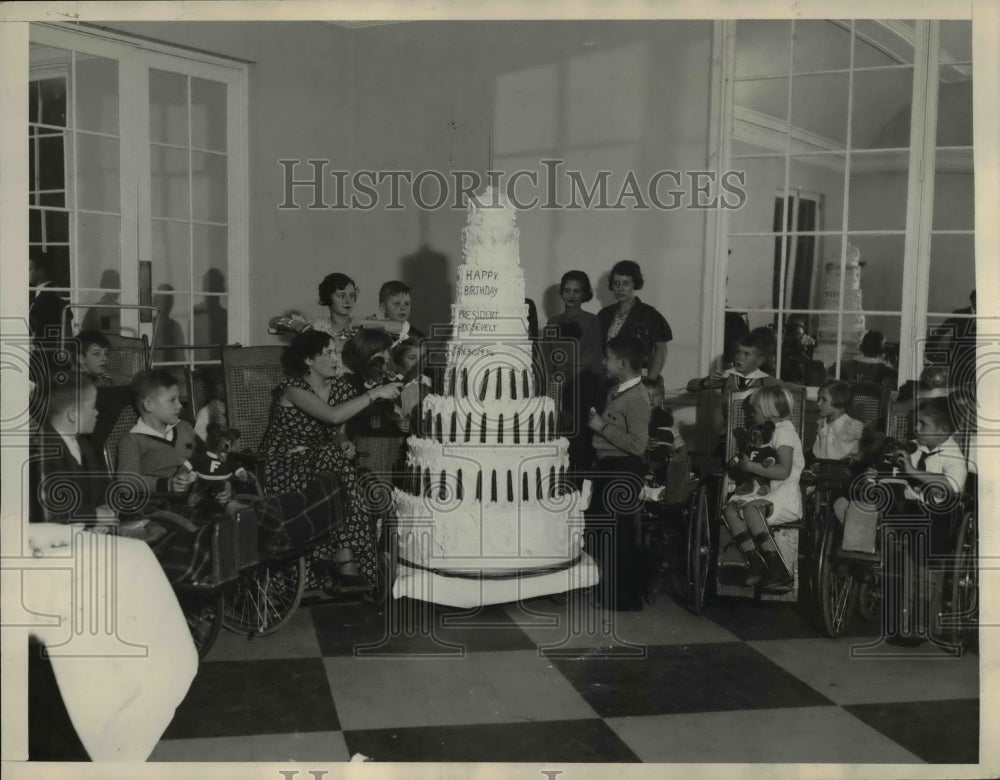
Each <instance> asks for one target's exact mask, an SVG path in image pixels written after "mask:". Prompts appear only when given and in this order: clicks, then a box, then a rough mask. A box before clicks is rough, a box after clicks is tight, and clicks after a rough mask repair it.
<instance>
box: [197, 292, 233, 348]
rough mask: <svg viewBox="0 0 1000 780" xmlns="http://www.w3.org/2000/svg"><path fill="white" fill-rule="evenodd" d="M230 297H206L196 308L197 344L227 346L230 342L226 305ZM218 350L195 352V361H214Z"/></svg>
mask: <svg viewBox="0 0 1000 780" xmlns="http://www.w3.org/2000/svg"><path fill="white" fill-rule="evenodd" d="M227 303H228V296H225V295H206V296H205V297H204V298H202V299H201V302H200V303H198V304H196V305H195V307H194V341H195V343H196V344H225V343H226V342H227V340H228V334H229V330H228V322H227V319H228V318H227V315H226V304H227ZM217 354H218V350H214V349H213V350H195V354H194V359H195V360H212V359H213V357H214V356H215V355H217Z"/></svg>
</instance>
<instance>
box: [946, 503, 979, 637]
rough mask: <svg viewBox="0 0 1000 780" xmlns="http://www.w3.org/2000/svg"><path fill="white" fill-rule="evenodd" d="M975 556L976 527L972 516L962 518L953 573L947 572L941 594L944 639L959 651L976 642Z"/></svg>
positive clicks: (976, 564)
mask: <svg viewBox="0 0 1000 780" xmlns="http://www.w3.org/2000/svg"><path fill="white" fill-rule="evenodd" d="M978 553H979V545H978V540H977V538H976V523H975V520H974V519H973V516H972V515H968V516H966V517H965V518H963V520H962V525H961V527H960V528H959V530H958V539H957V544H956V545H955V570H954V571H953V572H951V576H950V582H949V583H948V590H947V591H946V592H945V595H946V596H947V597H949V599H950V601H949V607H948V615H947V617H946V620H947V623H946V625H945V628H946V633H945V636H946V638H947V640H948V641H949V642H951V643H953V644H956V645H958V646H959V647H963V648H966V647H970V646H972V645H974V643H975V639H976V629H977V624H978V617H979V599H978V585H979V583H978V579H979V578H978V576H977V573H976V568H977V566H978V562H979V554H978Z"/></svg>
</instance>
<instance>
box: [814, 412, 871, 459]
mask: <svg viewBox="0 0 1000 780" xmlns="http://www.w3.org/2000/svg"><path fill="white" fill-rule="evenodd" d="M863 432H864V424H863V423H861V422H860V421H858V420H855V419H854V418H853V417H851V416H849V415H846V414H842V415H840V417H838V418H837V419H836V420H834V421H833V422H832V423H831V422H827V421H826V420H825V419H823V418H820V421H819V428H818V429H817V431H816V441H815V442H813V448H812V452H813V455H815V456H816V457H817V458H819V459H820V460H843V459H844V458H847V457H850V456H851V455H856V454H857V452H858V449H859V447H860V442H861V434H862V433H863Z"/></svg>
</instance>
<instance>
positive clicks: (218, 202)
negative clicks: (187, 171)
mask: <svg viewBox="0 0 1000 780" xmlns="http://www.w3.org/2000/svg"><path fill="white" fill-rule="evenodd" d="M228 164H229V159H228V158H227V157H225V156H223V155H221V154H209V153H207V152H191V174H192V177H193V178H192V181H191V194H192V199H193V201H192V217H193V219H196V220H202V221H205V222H225V221H226V219H227V215H228V213H229V201H228V192H227V191H228V186H227V185H228V181H229V179H228V176H227V171H228Z"/></svg>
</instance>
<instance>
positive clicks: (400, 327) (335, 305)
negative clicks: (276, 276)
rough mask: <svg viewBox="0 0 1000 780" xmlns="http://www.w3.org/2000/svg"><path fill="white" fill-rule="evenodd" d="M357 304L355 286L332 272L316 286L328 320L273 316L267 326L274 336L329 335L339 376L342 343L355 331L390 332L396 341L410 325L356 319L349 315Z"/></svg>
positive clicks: (391, 320) (341, 275) (346, 278)
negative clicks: (369, 329)
mask: <svg viewBox="0 0 1000 780" xmlns="http://www.w3.org/2000/svg"><path fill="white" fill-rule="evenodd" d="M357 301H358V286H357V285H356V284H355V283H354V280H353V279H352V278H351V277H349V276H348V275H347V274H342V273H336V272H335V273H332V274H327V275H326V276H325V277H323V281H321V282H320V283H319V302H320V305H321V306H326V307H327V309H328V310H329V312H330V316H329V317H317V318H316V319H315V320H313V321H312V322H309V320H307V319H306V318H305V317H303V316H302V315H301V314H299V313H298V312H293V313H291V314H287V315H283V316H280V317H273V318H272V319H271V321H270V323H269V326H270V328H271V330H273V331H275V332H277V333H301V332H303V331H306V330H320V331H323V332H324V333H329V334H330V335H331V336H333V338H334V339H335V341H334V348H335V351H334V357H335V359H336V362H335V368H336V375H337V376H340V375H341V374H344V373H346V372H347V369H346V368H345V366H344V364H343V361H341V360H340V352H341V350H342V348H343V345H344V342H345V341H347V339H349V338H350V337H351V336H353V335H354V334H355V333H357V332H358V330H360V329H361V328H373V329H375V330H382V331H385V332H386V333H390V334H392V335H393V337H394V338H395V339H396V340H397V341H402V340H403V339H405V338H406V336H407V333H408V332H409V329H410V325H409V323H408V322H399V321H398V320H394V319H379V318H377V317H368V318H364V319H359V318H355V317H352V316H351V312H353V311H354V305H355V304H356V303H357Z"/></svg>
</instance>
